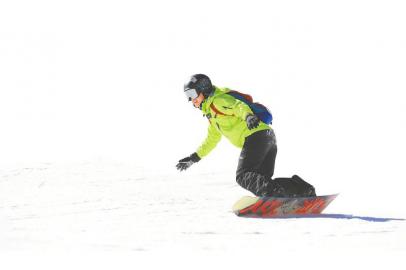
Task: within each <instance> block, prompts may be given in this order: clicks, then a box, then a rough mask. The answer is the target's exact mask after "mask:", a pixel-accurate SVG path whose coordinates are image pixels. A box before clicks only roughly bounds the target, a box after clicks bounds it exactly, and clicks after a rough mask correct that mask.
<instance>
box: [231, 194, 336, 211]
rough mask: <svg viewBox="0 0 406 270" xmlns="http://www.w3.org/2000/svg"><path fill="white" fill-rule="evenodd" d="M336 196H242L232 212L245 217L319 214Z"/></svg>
mask: <svg viewBox="0 0 406 270" xmlns="http://www.w3.org/2000/svg"><path fill="white" fill-rule="evenodd" d="M337 196H338V194H333V195H325V196H317V197H302V198H277V197H252V196H244V197H242V198H241V199H240V200H238V201H237V202H236V203H235V204H234V206H233V212H234V213H235V214H236V215H237V216H246V217H282V216H289V215H312V214H313V215H314V214H321V212H322V211H323V210H324V209H326V207H327V206H328V205H329V204H330V203H331V202H332V201H333V200H334V199H335V198H336V197H337Z"/></svg>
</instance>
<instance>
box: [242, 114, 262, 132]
mask: <svg viewBox="0 0 406 270" xmlns="http://www.w3.org/2000/svg"><path fill="white" fill-rule="evenodd" d="M259 121H260V120H259V118H258V116H256V115H255V114H249V115H247V118H245V122H247V127H248V129H253V128H256V127H257V126H258V125H259Z"/></svg>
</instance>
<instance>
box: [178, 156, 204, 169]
mask: <svg viewBox="0 0 406 270" xmlns="http://www.w3.org/2000/svg"><path fill="white" fill-rule="evenodd" d="M199 161H200V157H199V156H198V155H197V153H193V154H191V155H190V156H188V157H185V158H183V159H181V160H179V163H178V164H177V165H176V168H177V169H178V170H179V171H184V170H187V169H188V168H189V167H190V166H192V165H193V164H194V163H196V162H199Z"/></svg>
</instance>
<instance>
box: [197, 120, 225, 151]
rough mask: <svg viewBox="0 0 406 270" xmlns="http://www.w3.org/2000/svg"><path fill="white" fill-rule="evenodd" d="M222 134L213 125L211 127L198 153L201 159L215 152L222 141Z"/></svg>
mask: <svg viewBox="0 0 406 270" xmlns="http://www.w3.org/2000/svg"><path fill="white" fill-rule="evenodd" d="M221 136H222V135H221V133H220V131H218V130H217V129H216V127H214V125H213V124H210V125H209V129H208V131H207V137H206V139H205V140H204V142H203V143H202V145H201V146H200V147H199V148H198V149H197V151H196V153H197V155H198V156H199V157H200V158H203V157H205V156H207V155H208V154H209V153H210V152H211V150H213V149H214V148H215V147H216V145H217V143H218V142H219V141H220V140H221Z"/></svg>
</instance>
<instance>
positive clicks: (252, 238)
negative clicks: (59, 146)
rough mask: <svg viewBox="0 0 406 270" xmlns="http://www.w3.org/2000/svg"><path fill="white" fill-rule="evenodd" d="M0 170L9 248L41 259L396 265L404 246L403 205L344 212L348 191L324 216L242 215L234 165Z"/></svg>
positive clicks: (4, 246)
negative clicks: (224, 168)
mask: <svg viewBox="0 0 406 270" xmlns="http://www.w3.org/2000/svg"><path fill="white" fill-rule="evenodd" d="M0 177H1V178H0V197H1V199H2V200H1V206H0V211H1V220H2V222H1V234H0V235H1V236H0V243H1V244H0V252H1V253H2V254H6V255H7V254H29V256H34V255H32V254H35V257H34V258H36V259H37V260H38V257H37V256H38V255H37V254H40V255H39V256H40V257H39V258H41V256H44V254H46V255H47V256H49V257H50V258H59V257H58V256H62V255H63V254H66V255H65V257H64V256H62V259H61V260H64V261H65V260H68V261H69V263H72V261H71V259H70V258H71V257H73V258H75V260H77V257H78V256H79V258H81V257H80V256H82V255H83V256H85V259H84V261H85V262H87V263H89V262H90V261H91V260H93V259H89V258H93V256H95V257H102V260H101V261H103V260H108V259H110V260H119V261H121V263H123V261H126V262H127V263H126V264H125V265H127V266H134V263H135V262H134V261H132V260H138V258H139V259H141V260H145V266H143V267H151V268H153V267H155V266H156V267H159V266H161V267H169V266H171V267H174V266H176V265H178V260H181V261H182V263H181V264H180V265H178V266H179V267H180V268H183V267H185V268H189V267H188V266H190V267H192V268H199V267H202V268H205V266H206V264H207V263H209V262H211V263H213V264H215V265H219V264H223V265H224V266H227V267H231V266H234V267H242V266H243V265H245V264H246V265H247V267H248V266H249V265H256V264H258V265H267V264H269V265H276V266H279V265H280V266H284V265H286V264H292V266H294V265H296V264H297V265H298V266H299V265H302V263H305V264H306V265H312V266H314V267H315V268H317V267H321V266H323V264H325V263H328V264H331V263H332V262H331V261H330V259H334V260H335V261H334V264H336V263H337V264H338V265H340V266H342V265H341V263H342V264H343V265H346V264H347V263H348V261H346V262H341V263H340V261H341V260H352V261H353V262H352V263H351V264H353V263H359V264H360V265H361V266H364V265H373V264H376V263H382V264H383V266H387V265H391V266H396V265H397V264H398V263H400V262H401V258H402V255H404V252H405V249H406V221H405V220H393V219H392V218H404V217H405V216H404V215H403V216H402V215H401V213H399V214H398V215H396V216H387V215H378V214H376V215H374V214H373V211H370V213H371V214H370V215H363V214H362V213H363V212H368V211H362V208H360V207H359V206H358V205H357V202H356V201H352V202H347V204H351V205H352V207H351V209H352V210H351V211H349V212H343V211H341V208H342V207H338V206H339V205H342V203H340V201H341V202H343V201H346V200H347V198H346V195H345V194H342V195H341V197H338V198H337V199H336V200H337V201H336V202H333V203H332V204H331V205H330V207H329V208H328V211H326V213H329V214H330V215H327V217H325V218H294V219H250V218H240V217H237V216H235V215H234V214H233V213H232V212H231V206H232V204H233V203H234V202H235V201H236V200H237V199H238V198H239V197H240V196H241V195H243V194H246V193H245V192H244V191H242V189H241V188H239V187H238V185H237V184H236V183H235V182H234V181H233V180H232V178H233V175H232V173H230V172H219V171H214V172H206V173H201V172H199V170H198V169H197V168H196V170H192V171H191V172H187V173H184V174H179V173H177V172H175V169H172V170H170V169H168V170H167V171H161V170H159V171H157V170H151V169H146V168H145V167H142V166H138V165H137V164H123V163H113V162H102V161H99V162H93V163H77V164H63V165H62V164H61V165H55V164H42V165H40V166H36V167H25V168H19V169H10V170H6V171H2V172H1V176H0ZM124 254H126V256H128V257H124V259H123V258H120V256H124ZM26 256H27V255H26ZM29 256H28V257H29ZM116 256H118V257H119V259H116ZM149 256H150V257H152V258H153V257H155V258H156V257H160V258H161V259H162V260H163V261H161V259H158V258H156V259H157V260H158V261H155V260H153V259H152V258H151V259H152V261H153V263H152V264H151V263H149V260H146V259H145V258H149ZM323 256H326V257H323ZM375 256H378V257H375ZM174 258H178V259H176V260H174ZM182 258H183V259H182ZM205 258H206V259H205ZM248 258H249V259H248ZM294 259H297V260H303V261H291V260H294ZM171 260H174V261H171ZM205 260H208V261H206V262H205V263H206V264H205V263H204V262H202V261H205ZM240 260H242V262H241V261H240ZM244 260H249V261H244ZM251 260H253V261H251ZM262 260H263V261H262ZM286 260H287V261H286ZM51 261H52V260H51ZM79 261H80V262H82V261H83V258H81V259H80V260H79ZM101 261H100V260H99V259H97V260H96V262H98V263H100V262H101ZM168 261H169V263H168ZM196 261H197V262H198V263H196ZM45 262H46V263H49V260H48V259H47V260H45ZM248 262H249V263H248ZM46 263H45V265H46ZM201 263H203V264H201ZM41 264H42V263H41ZM196 264H197V265H196ZM12 265H14V264H12ZM58 265H59V264H58ZM74 265H75V264H74ZM209 265H210V264H209ZM209 265H207V266H209ZM68 266H69V267H68ZM68 266H66V267H67V268H70V267H71V265H69V264H68ZM79 266H80V264H79ZM101 266H103V267H104V266H106V265H105V264H104V263H103V265H101ZM136 266H138V264H137V265H136ZM335 266H337V265H333V266H332V267H333V268H334V267H335ZM76 267H77V266H76ZM82 267H83V265H82ZM323 267H325V265H324V266H323ZM337 267H338V266H337ZM337 269H338V268H337ZM393 269H395V268H393ZM397 269H400V268H397Z"/></svg>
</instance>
